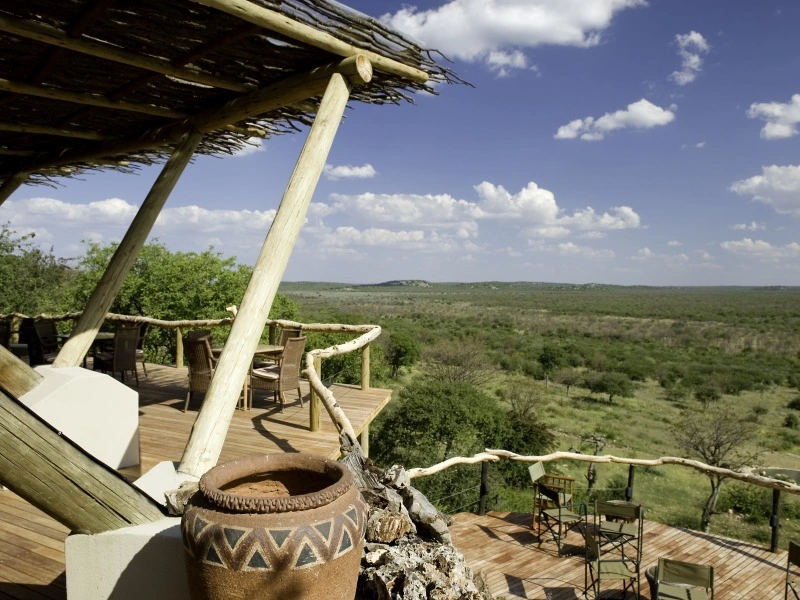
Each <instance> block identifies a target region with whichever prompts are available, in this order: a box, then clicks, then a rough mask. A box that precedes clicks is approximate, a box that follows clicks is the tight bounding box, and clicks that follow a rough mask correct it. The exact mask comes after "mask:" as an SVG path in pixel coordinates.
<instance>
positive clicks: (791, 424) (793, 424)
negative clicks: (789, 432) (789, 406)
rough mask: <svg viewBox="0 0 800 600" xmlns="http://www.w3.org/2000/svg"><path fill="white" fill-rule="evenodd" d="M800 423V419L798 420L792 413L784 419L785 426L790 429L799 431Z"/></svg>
mask: <svg viewBox="0 0 800 600" xmlns="http://www.w3.org/2000/svg"><path fill="white" fill-rule="evenodd" d="M798 422H800V419H798V418H797V415H793V414H791V413H790V414H788V415H786V418H785V419H783V426H784V427H788V428H790V429H797V425H798Z"/></svg>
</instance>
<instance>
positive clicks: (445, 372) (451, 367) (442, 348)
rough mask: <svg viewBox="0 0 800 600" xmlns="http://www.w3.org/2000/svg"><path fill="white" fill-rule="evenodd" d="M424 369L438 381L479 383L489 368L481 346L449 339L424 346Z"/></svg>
mask: <svg viewBox="0 0 800 600" xmlns="http://www.w3.org/2000/svg"><path fill="white" fill-rule="evenodd" d="M424 355H425V369H426V371H427V373H428V375H429V376H430V377H432V378H433V379H436V380H438V381H461V382H464V383H468V384H470V385H480V384H481V383H484V382H485V381H486V376H487V373H488V371H489V370H490V369H489V367H488V366H487V361H486V357H485V356H484V353H483V348H482V347H481V346H480V345H478V344H477V343H475V342H459V343H453V342H451V341H449V340H447V341H441V342H438V343H436V344H434V345H432V346H428V347H426V348H425V352H424Z"/></svg>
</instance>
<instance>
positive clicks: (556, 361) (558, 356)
mask: <svg viewBox="0 0 800 600" xmlns="http://www.w3.org/2000/svg"><path fill="white" fill-rule="evenodd" d="M539 364H541V365H542V369H544V372H545V373H547V374H548V375H549V374H550V373H552V372H553V370H554V369H556V368H558V367H560V366H561V365H562V364H564V353H563V352H562V351H561V348H558V347H557V346H553V345H551V344H545V346H544V347H543V348H542V351H541V352H540V353H539Z"/></svg>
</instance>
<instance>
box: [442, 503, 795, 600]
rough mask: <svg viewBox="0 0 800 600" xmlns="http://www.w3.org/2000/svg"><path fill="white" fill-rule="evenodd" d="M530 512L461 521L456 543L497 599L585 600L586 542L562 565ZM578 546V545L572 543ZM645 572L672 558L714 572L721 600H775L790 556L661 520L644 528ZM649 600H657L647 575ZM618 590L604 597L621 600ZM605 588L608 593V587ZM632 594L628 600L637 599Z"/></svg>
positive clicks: (577, 539) (574, 538) (576, 540)
mask: <svg viewBox="0 0 800 600" xmlns="http://www.w3.org/2000/svg"><path fill="white" fill-rule="evenodd" d="M530 523H531V515H530V513H501V512H494V513H489V514H487V515H486V516H483V517H479V516H477V515H473V514H467V513H461V514H459V515H456V517H455V521H454V523H453V525H452V526H451V527H450V531H451V533H452V534H453V544H454V545H455V546H456V548H458V549H459V550H460V551H461V552H462V553H463V554H464V556H465V557H466V559H467V562H468V563H469V565H470V566H471V567H472V569H473V571H480V572H482V573H483V575H484V578H485V580H486V581H487V583H488V585H489V589H490V590H491V592H492V594H493V595H495V596H503V597H504V598H507V599H508V600H510V599H512V598H526V599H529V600H577V599H578V598H583V597H584V596H583V586H584V573H583V539H582V537H581V535H580V533H579V532H571V533H570V534H569V536H568V538H567V542H569V543H568V544H567V545H566V546H565V553H567V554H569V555H568V556H564V557H561V558H559V557H558V555H557V553H556V545H555V542H553V541H546V542H544V543H543V544H542V545H541V547H539V546H538V543H537V542H538V539H537V537H536V534H535V532H534V531H533V530H532V529H531V528H530ZM570 543H571V544H575V545H574V546H570V545H569V544H570ZM643 548H644V559H643V569H644V568H646V567H649V566H651V565H655V564H656V563H657V562H658V558H659V557H662V556H664V557H670V558H674V559H677V560H685V561H688V562H695V563H702V564H711V565H713V566H714V580H715V586H714V588H715V594H714V598H715V600H772V599H778V598H780V599H782V598H783V597H784V595H783V591H784V587H783V586H784V576H785V570H784V569H785V568H786V552H779V553H776V554H772V553H771V552H769V550H768V549H767V548H765V547H762V546H756V545H753V544H750V543H747V542H742V541H739V540H734V539H730V538H721V537H715V536H711V535H708V534H705V533H702V532H698V531H692V530H688V529H678V528H674V527H668V526H666V525H662V524H661V523H656V522H654V521H645V525H644V546H643ZM641 583H642V589H641V595H642V598H648V599H649V598H650V590H649V588H648V585H647V582H646V579H645V577H644V573H642V579H641ZM614 585H615V584H613V583H612V584H610V587H609V588H608V589H609V593H605V592H603V593H601V598H621V594H620V589H619V588H616V589H614ZM604 589H605V588H604ZM633 598H634V594H632V593H629V594H628V596H627V600H633Z"/></svg>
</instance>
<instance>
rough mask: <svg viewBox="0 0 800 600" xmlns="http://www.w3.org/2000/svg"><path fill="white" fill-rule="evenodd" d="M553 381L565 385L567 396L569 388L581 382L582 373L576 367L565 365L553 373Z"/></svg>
mask: <svg viewBox="0 0 800 600" xmlns="http://www.w3.org/2000/svg"><path fill="white" fill-rule="evenodd" d="M553 381H554V382H555V383H560V384H561V385H563V386H565V387H566V388H567V396H569V390H570V388H572V387H573V386H576V385H580V384H581V383H583V375H581V372H580V371H578V369H575V368H573V367H567V368H564V369H559V370H558V371H556V372H555V373H553Z"/></svg>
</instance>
